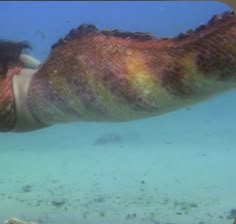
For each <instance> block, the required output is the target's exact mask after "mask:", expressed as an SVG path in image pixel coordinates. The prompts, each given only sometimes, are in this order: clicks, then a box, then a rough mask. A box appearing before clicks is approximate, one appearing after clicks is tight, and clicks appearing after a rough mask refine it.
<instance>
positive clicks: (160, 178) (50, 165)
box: [0, 1, 236, 224]
mask: <svg viewBox="0 0 236 224" xmlns="http://www.w3.org/2000/svg"><path fill="white" fill-rule="evenodd" d="M0 9H1V13H0V18H1V19H0V27H1V35H0V38H3V39H11V40H17V41H22V40H28V41H30V43H31V45H32V47H33V50H32V51H31V52H29V53H30V54H31V55H33V56H34V57H36V58H38V59H40V60H41V61H43V60H45V59H46V58H47V56H48V54H49V52H50V47H51V45H52V44H53V43H55V42H56V41H57V40H58V39H59V38H61V37H63V36H65V35H66V34H67V33H68V32H69V31H70V30H71V29H72V28H75V27H78V26H79V25H80V24H81V23H94V24H96V26H97V27H98V28H99V29H120V30H126V31H140V32H149V33H152V34H154V35H156V36H162V37H163V36H168V37H172V36H175V35H177V34H178V33H179V32H183V31H186V30H188V29H190V28H193V29H194V28H196V27H197V26H199V25H200V24H203V23H206V22H207V21H208V20H209V19H210V18H211V17H212V15H214V14H217V13H222V12H224V11H226V10H229V7H228V6H226V5H225V4H223V3H219V2H186V1H183V2H176V1H173V2H0ZM235 99H236V92H235V91H231V92H228V93H225V94H223V95H221V96H218V97H215V98H213V99H210V100H208V101H206V102H203V103H200V104H197V105H194V106H191V107H190V108H189V110H186V108H183V109H182V110H177V111H175V112H172V113H168V114H164V115H162V116H159V117H155V118H151V119H145V120H140V121H132V122H127V123H120V124H119V123H116V124H113V123H105V124H101V123H99V124H97V123H75V124H67V125H58V126H54V127H51V128H48V129H43V130H38V131H34V132H30V133H21V134H19V133H18V134H16V133H2V134H0V142H1V144H0V223H3V222H4V220H5V219H9V218H10V217H18V218H20V219H22V220H29V221H34V222H36V223H37V224H40V223H43V224H44V223H45V224H66V223H70V224H79V223H81V224H95V223H96V224H99V223H109V224H110V223H112V224H113V223H114V224H118V223H119V224H120V223H122V224H123V223H135V224H139V223H140V224H141V223H143V224H190V223H191V224H192V223H193V224H232V223H233V218H234V216H236V214H235V213H236V211H235V209H236V204H235V202H236V196H235V195H236V178H235V170H236V163H235V158H236V138H235V137H236V136H235V133H236V125H235V124H236V116H235V114H236V101H235Z"/></svg>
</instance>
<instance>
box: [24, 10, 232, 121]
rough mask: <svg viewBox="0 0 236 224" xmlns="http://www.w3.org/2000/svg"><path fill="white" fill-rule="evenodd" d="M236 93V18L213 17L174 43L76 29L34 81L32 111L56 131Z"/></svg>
mask: <svg viewBox="0 0 236 224" xmlns="http://www.w3.org/2000/svg"><path fill="white" fill-rule="evenodd" d="M235 87H236V18H235V16H234V15H233V14H232V13H225V14H222V15H216V16H214V17H213V18H212V19H211V20H210V21H209V22H208V24H207V25H201V26H200V27H198V28H197V29H196V30H195V31H189V32H187V33H183V34H180V35H179V36H178V37H175V38H160V39H159V38H156V37H153V36H151V35H149V34H145V33H130V32H119V31H117V30H105V31H99V30H97V29H96V27H95V26H93V25H82V26H80V27H79V28H78V29H74V30H72V31H71V32H70V33H69V34H68V35H67V36H66V37H65V38H64V39H60V40H59V41H58V42H57V43H56V44H55V45H54V46H53V47H52V51H51V53H50V55H49V58H48V59H47V61H46V62H45V63H44V64H43V65H42V67H41V68H40V69H39V71H38V72H37V73H36V74H35V75H34V77H33V79H32V81H31V83H30V88H29V94H28V104H29V108H30V110H31V111H32V113H33V115H34V117H35V118H36V119H38V120H39V121H41V122H43V123H45V124H47V125H50V124H54V123H59V122H66V121H77V120H84V121H125V120H131V119H139V118H144V117H149V116H154V115H158V114H161V113H164V112H168V111H172V110H174V109H177V108H180V107H183V106H186V105H189V104H192V103H196V102H199V101H201V100H204V99H207V98H209V97H211V96H212V95H215V94H219V93H221V92H223V91H226V90H229V89H232V88H235Z"/></svg>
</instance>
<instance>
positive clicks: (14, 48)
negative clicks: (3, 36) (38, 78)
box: [0, 40, 32, 75]
mask: <svg viewBox="0 0 236 224" xmlns="http://www.w3.org/2000/svg"><path fill="white" fill-rule="evenodd" d="M26 49H32V48H31V46H30V44H29V43H28V42H27V41H22V42H14V41H7V40H0V75H4V74H6V73H7V70H8V68H9V66H10V65H11V64H19V62H20V61H19V56H20V54H21V53H22V52H23V51H24V50H26Z"/></svg>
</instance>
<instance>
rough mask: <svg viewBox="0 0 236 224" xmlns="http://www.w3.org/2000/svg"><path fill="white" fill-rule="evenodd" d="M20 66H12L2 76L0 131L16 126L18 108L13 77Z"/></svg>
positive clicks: (0, 82)
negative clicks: (16, 106)
mask: <svg viewBox="0 0 236 224" xmlns="http://www.w3.org/2000/svg"><path fill="white" fill-rule="evenodd" d="M19 71H20V68H13V69H12V68H11V69H9V70H8V72H7V74H6V75H5V76H0V131H1V132H6V131H10V130H12V129H13V128H14V126H15V122H16V119H17V118H16V108H15V100H14V95H13V87H12V77H13V76H14V75H15V74H17V73H18V72H19Z"/></svg>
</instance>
